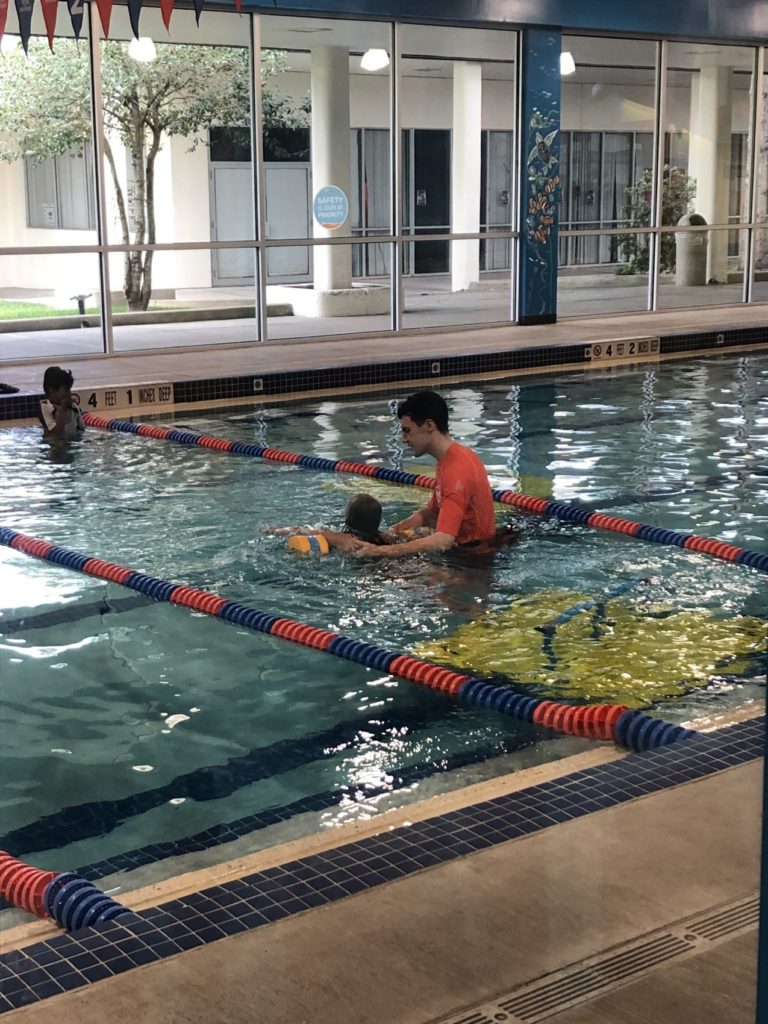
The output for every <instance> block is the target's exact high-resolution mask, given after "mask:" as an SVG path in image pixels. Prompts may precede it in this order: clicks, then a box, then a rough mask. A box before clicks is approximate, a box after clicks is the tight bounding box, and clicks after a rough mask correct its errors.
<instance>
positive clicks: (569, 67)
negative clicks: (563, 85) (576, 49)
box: [560, 50, 576, 77]
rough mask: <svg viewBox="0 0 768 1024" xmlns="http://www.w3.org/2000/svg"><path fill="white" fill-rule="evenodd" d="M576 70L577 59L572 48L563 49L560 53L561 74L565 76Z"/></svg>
mask: <svg viewBox="0 0 768 1024" xmlns="http://www.w3.org/2000/svg"><path fill="white" fill-rule="evenodd" d="M575 70H576V61H575V60H574V59H573V54H572V53H571V51H570V50H563V52H562V53H561V54H560V74H561V75H563V77H565V76H566V75H572V74H573V73H574V71H575Z"/></svg>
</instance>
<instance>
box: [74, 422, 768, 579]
mask: <svg viewBox="0 0 768 1024" xmlns="http://www.w3.org/2000/svg"><path fill="white" fill-rule="evenodd" d="M83 420H84V422H85V424H86V426H89V427H97V428H98V429H100V430H110V431H114V432H115V433H123V434H139V435H140V436H141V437H153V438H155V439H156V440H159V441H174V442H176V443H177V444H184V445H190V446H197V447H200V448H211V449H213V450H214V451H219V452H228V453H229V454H230V455H249V456H251V457H253V458H257V459H265V460H266V461H268V462H283V463H286V464H287V465H291V466H301V467H302V468H303V469H315V470H321V471H322V472H326V473H354V474H356V475H359V476H368V477H375V478H376V479H377V480H386V481H387V482H388V483H393V484H406V485H408V486H410V487H423V488H426V489H429V490H434V487H435V478H434V477H431V476H425V475H420V474H416V473H405V472H403V471H402V470H399V469H387V468H385V467H383V466H371V465H368V464H366V463H364V462H348V461H346V460H344V459H325V458H322V457H320V456H318V455H300V454H299V453H298V452H287V451H282V450H281V449H279V448H269V447H266V446H264V445H259V444H248V443H245V442H241V441H231V440H227V439H226V438H223V437H213V436H211V435H210V434H195V433H193V432H192V431H189V430H173V429H171V428H170V427H154V426H151V425H150V424H148V423H132V422H130V421H129V420H116V419H115V420H112V419H108V418H106V417H105V416H95V415H94V414H93V413H89V412H87V413H84V414H83ZM493 499H494V501H497V502H499V503H500V504H502V505H510V506H511V507H512V508H518V509H522V511H524V512H532V513H535V514H536V515H541V516H555V517H556V518H557V519H561V520H563V521H564V522H570V523H578V524H580V525H582V526H591V527H594V528H596V529H599V530H609V531H612V532H614V533H623V534H626V535H627V536H628V537H635V538H636V539H637V540H646V541H651V542H653V543H655V544H667V545H670V546H672V547H678V548H685V549H686V550H688V551H696V552H699V553H700V554H704V555H711V556H712V557H713V558H719V559H721V560H722V561H724V562H734V563H735V564H736V565H748V566H750V567H751V568H752V569H759V570H760V571H761V572H768V553H764V552H762V551H750V550H749V549H747V548H742V547H738V546H737V545H735V544H726V543H725V541H721V540H717V539H716V538H711V537H699V536H697V534H695V533H683V532H681V531H679V530H666V529H664V528H663V527H660V526H648V525H647V524H645V523H637V522H634V521H633V520H631V519H622V518H619V517H617V516H608V515H605V514H604V513H602V512H590V511H589V510H588V509H584V508H579V507H578V506H577V505H570V504H568V503H567V502H564V501H549V500H548V499H547V498H534V497H533V496H532V495H530V494H519V493H518V492H517V491H501V490H494V492H493Z"/></svg>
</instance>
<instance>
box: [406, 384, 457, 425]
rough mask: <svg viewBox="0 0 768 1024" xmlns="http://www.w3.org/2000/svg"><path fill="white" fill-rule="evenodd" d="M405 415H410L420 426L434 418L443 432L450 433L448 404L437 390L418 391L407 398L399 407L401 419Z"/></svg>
mask: <svg viewBox="0 0 768 1024" xmlns="http://www.w3.org/2000/svg"><path fill="white" fill-rule="evenodd" d="M403 416H410V418H411V419H412V420H413V422H414V423H416V424H417V425H418V426H421V425H422V424H423V423H424V422H425V421H426V420H432V421H433V422H434V424H435V426H436V427H437V429H438V430H439V431H440V433H441V434H447V433H448V406H447V405H446V404H445V399H444V398H443V396H442V395H438V393H437V392H436V391H417V392H416V394H415V395H411V396H410V398H406V400H405V401H404V402H401V403H400V405H398V407H397V418H398V419H399V420H401V419H402V418H403Z"/></svg>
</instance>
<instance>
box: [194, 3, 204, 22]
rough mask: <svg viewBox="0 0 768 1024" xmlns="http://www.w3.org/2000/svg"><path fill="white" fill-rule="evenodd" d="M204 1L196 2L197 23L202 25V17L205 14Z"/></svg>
mask: <svg viewBox="0 0 768 1024" xmlns="http://www.w3.org/2000/svg"><path fill="white" fill-rule="evenodd" d="M203 3H204V0H195V21H196V22H197V24H198V25H199V24H200V15H201V14H202V13H203Z"/></svg>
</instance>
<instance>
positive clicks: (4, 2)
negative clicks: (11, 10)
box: [0, 0, 8, 39]
mask: <svg viewBox="0 0 768 1024" xmlns="http://www.w3.org/2000/svg"><path fill="white" fill-rule="evenodd" d="M7 18H8V0H0V39H2V38H3V32H5V22H6V20H7Z"/></svg>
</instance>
